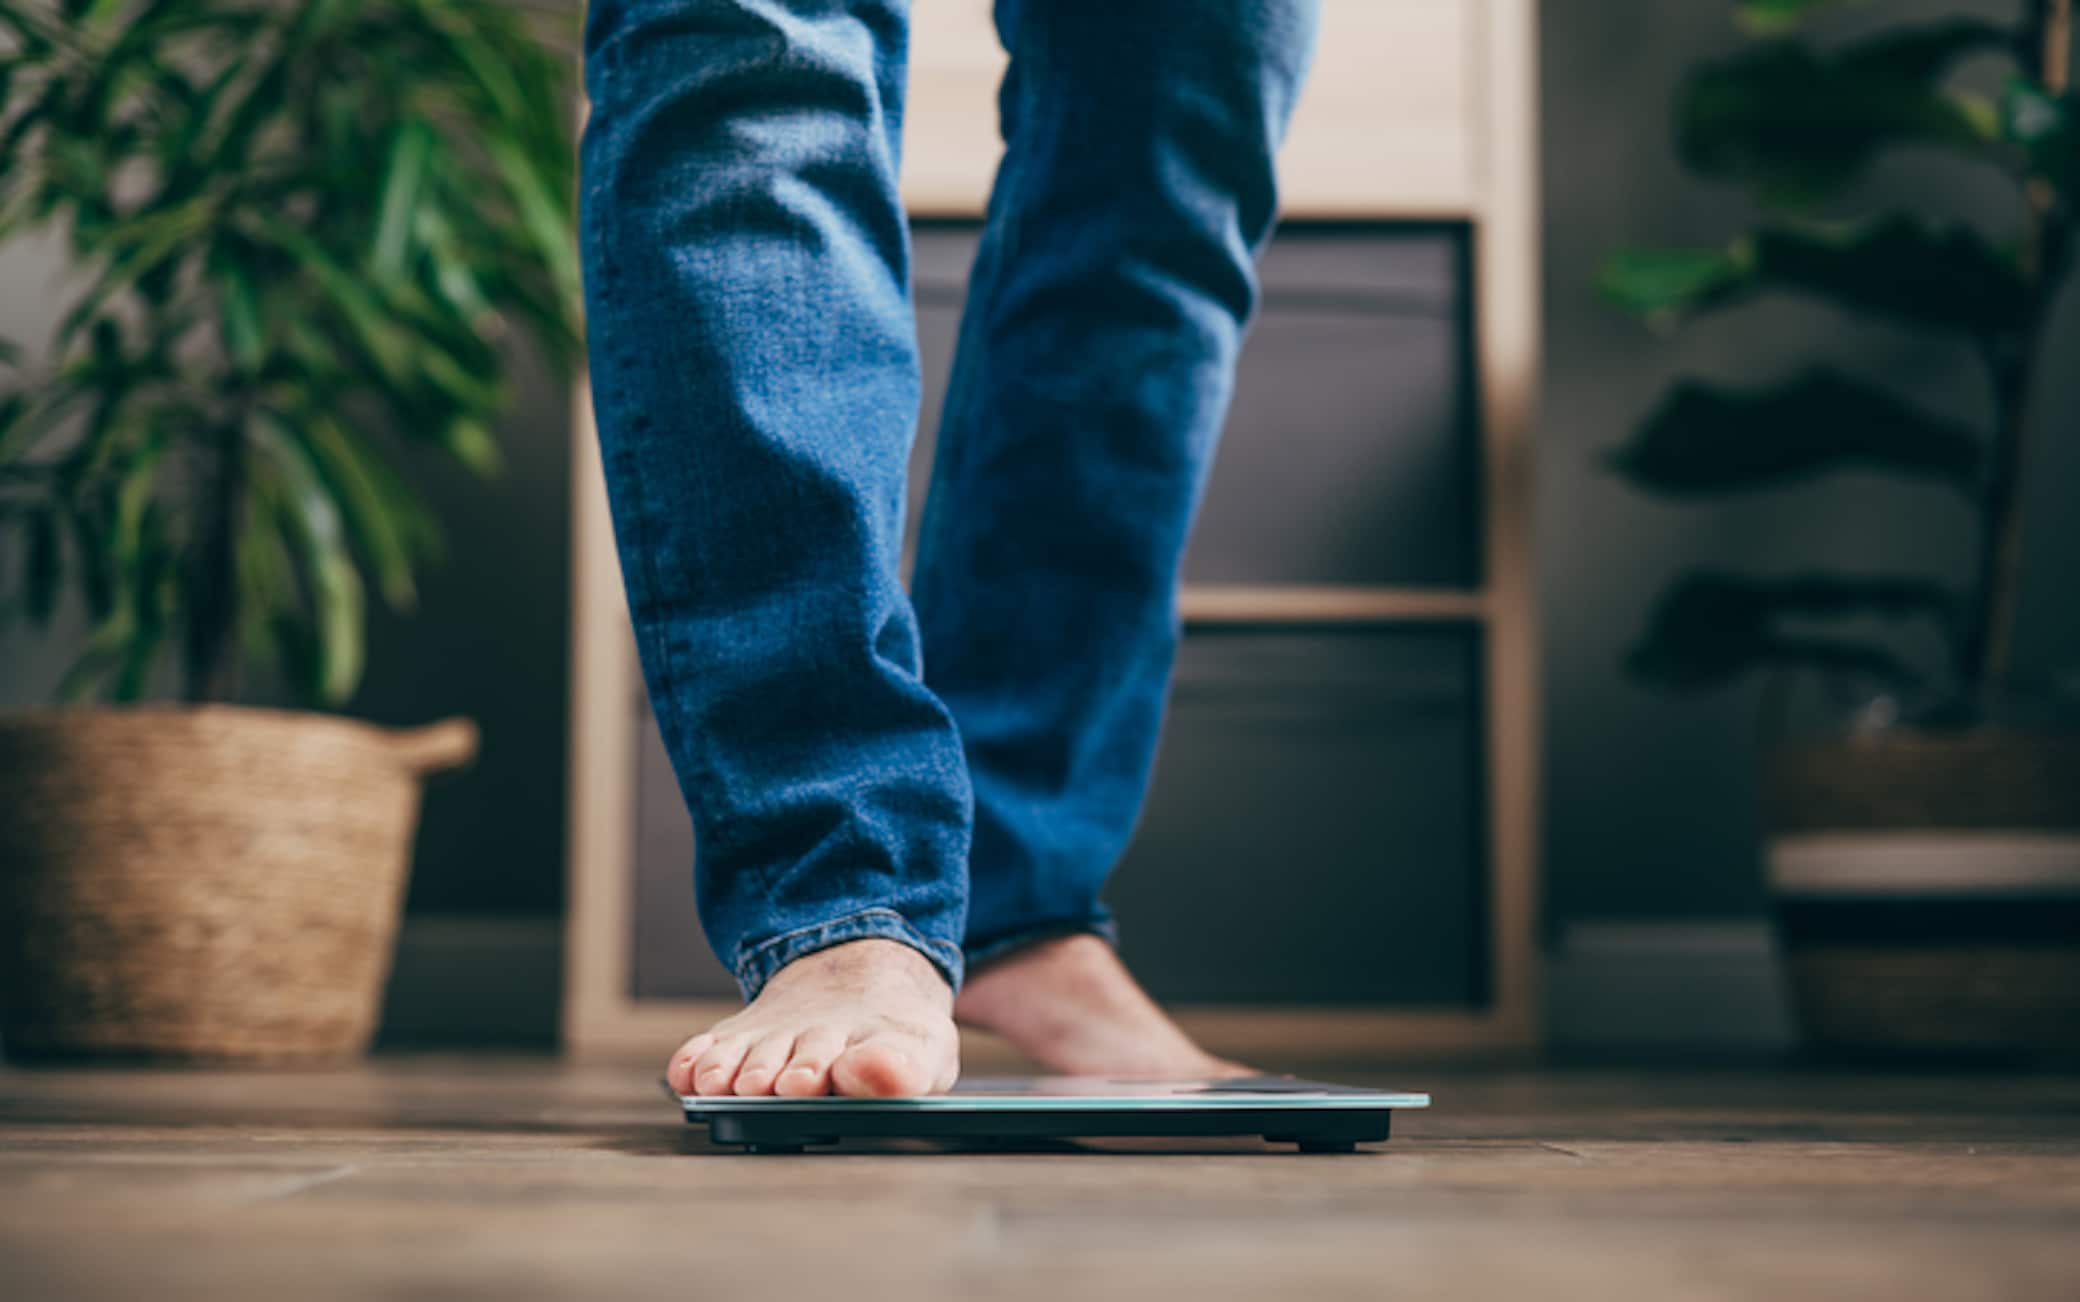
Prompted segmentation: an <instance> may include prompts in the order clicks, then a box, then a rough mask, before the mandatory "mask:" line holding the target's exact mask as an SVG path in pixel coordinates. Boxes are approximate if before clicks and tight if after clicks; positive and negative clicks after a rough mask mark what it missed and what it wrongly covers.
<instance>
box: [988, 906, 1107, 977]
mask: <svg viewBox="0 0 2080 1302" xmlns="http://www.w3.org/2000/svg"><path fill="white" fill-rule="evenodd" d="M1059 936H1096V937H1097V938H1098V939H1100V940H1102V941H1104V942H1105V943H1106V944H1108V945H1111V946H1113V947H1114V948H1117V947H1118V946H1119V924H1118V923H1116V922H1114V921H1113V920H1112V911H1111V910H1110V909H1103V908H1100V909H1096V910H1093V911H1092V912H1091V913H1089V914H1087V915H1085V916H1084V917H1081V918H1056V919H1054V920H1053V921H1050V922H1038V923H1034V924H1033V925H1031V926H1029V927H1020V928H1019V929H1018V930H1016V931H1011V932H1006V933H1005V934H1003V935H1000V936H996V937H994V938H992V939H991V940H990V941H989V943H988V944H985V945H975V946H972V947H970V948H968V949H967V950H966V951H965V956H966V959H967V965H968V967H969V968H970V969H971V970H972V969H974V968H979V967H981V966H982V965H983V964H985V963H990V962H994V961H995V960H997V959H1000V958H1003V957H1004V956H1005V955H1007V954H1009V953H1011V952H1012V951H1013V950H1016V949H1023V948H1025V947H1026V946H1027V945H1036V944H1038V943H1040V942H1041V941H1043V940H1053V939H1055V938H1056V937H1059Z"/></svg>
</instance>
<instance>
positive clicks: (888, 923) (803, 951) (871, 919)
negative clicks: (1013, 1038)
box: [736, 909, 965, 1000]
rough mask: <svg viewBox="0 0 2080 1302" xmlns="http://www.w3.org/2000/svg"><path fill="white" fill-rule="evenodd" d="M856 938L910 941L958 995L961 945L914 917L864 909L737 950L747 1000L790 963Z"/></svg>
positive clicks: (739, 978)
mask: <svg viewBox="0 0 2080 1302" xmlns="http://www.w3.org/2000/svg"><path fill="white" fill-rule="evenodd" d="M852 940H893V941H896V942H897V943H899V944H904V945H908V946H909V947H910V948H912V949H914V950H916V951H917V952H918V953H920V954H922V955H924V956H925V957H926V958H928V959H930V960H931V962H932V966H933V967H936V968H938V969H939V975H940V976H943V977H945V978H946V984H947V985H949V986H952V987H953V989H954V991H955V992H956V993H958V992H959V990H960V988H961V977H962V975H963V972H964V970H965V969H964V960H963V958H962V955H961V951H960V946H958V945H953V944H949V943H948V942H946V941H943V940H933V939H932V938H931V937H929V936H927V935H925V934H924V933H923V932H921V931H919V930H918V929H917V928H916V927H913V926H911V925H910V920H909V919H908V918H905V917H904V916H903V915H902V914H900V913H897V912H896V911H895V910H894V909H861V910H860V911H859V912H858V913H848V914H846V915H845V916H844V917H842V918H833V919H831V920H830V921H829V922H819V923H815V924H813V925H811V926H807V927H797V928H795V929H794V930H793V931H788V932H782V933H781V934H780V935H777V936H774V937H772V938H771V939H769V940H762V941H760V942H759V943H757V944H756V945H741V946H739V947H738V948H737V962H736V977H737V986H738V988H739V989H741V990H743V992H744V998H745V999H746V1000H751V999H756V998H757V997H758V992H759V991H760V990H763V989H764V988H765V984H766V982H768V981H770V980H772V979H773V974H774V973H775V972H778V971H779V970H780V969H781V968H783V967H786V966H787V965H788V964H789V963H792V962H794V961H795V960H796V959H798V958H801V957H803V956H804V955H807V954H814V953H815V952H816V951H817V950H819V949H829V948H830V947H831V946H833V945H842V944H844V943H846V942H847V941H852Z"/></svg>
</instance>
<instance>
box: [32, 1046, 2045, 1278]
mask: <svg viewBox="0 0 2080 1302" xmlns="http://www.w3.org/2000/svg"><path fill="white" fill-rule="evenodd" d="M1373 1081H1374V1083H1379V1084H1395V1085H1401V1086H1406V1087H1409V1088H1418V1089H1422V1088H1427V1089H1430V1090H1431V1091H1433V1092H1434V1093H1435V1094H1436V1096H1437V1107H1436V1108H1435V1109H1434V1110H1433V1111H1431V1112H1430V1113H1428V1114H1427V1115H1423V1116H1420V1117H1417V1118H1415V1119H1414V1120H1413V1121H1412V1122H1411V1123H1410V1124H1408V1125H1407V1126H1406V1127H1405V1132H1404V1134H1402V1135H1401V1136H1400V1137H1397V1138H1396V1139H1395V1140H1394V1141H1393V1142H1392V1143H1390V1144H1387V1145H1383V1146H1379V1147H1378V1148H1376V1149H1375V1150H1373V1151H1370V1152H1363V1153H1360V1154H1357V1155H1355V1156H1341V1157H1338V1156H1331V1157H1302V1156H1298V1155H1296V1154H1293V1153H1291V1152H1287V1151H1278V1150H1273V1149H1270V1148H1266V1147H1264V1146H1262V1145H1257V1144H1240V1143H1236V1144H1229V1143H1225V1142H1223V1143H1213V1144H1206V1145H1198V1146H1192V1147H1188V1148H1185V1149H1182V1150H1180V1151H1173V1152H1148V1151H1135V1150H1123V1149H1120V1148H1108V1149H1091V1150H1086V1151H1076V1150H1063V1151H1047V1152H1029V1153H1012V1154H974V1153H957V1152H940V1151H933V1150H930V1149H926V1148H922V1147H917V1148H902V1147H882V1148H878V1149H856V1150H852V1151H849V1152H841V1153H839V1154H837V1155H827V1156H807V1157H742V1156H736V1155H733V1154H729V1153H724V1152H720V1151H715V1150H711V1149H709V1148H707V1147H706V1145H705V1143H704V1142H703V1141H702V1140H701V1139H700V1138H699V1137H698V1132H694V1131H689V1130H688V1129H687V1128H685V1127H684V1126H683V1125H681V1123H680V1122H679V1121H678V1120H677V1118H676V1116H675V1115H674V1113H673V1112H672V1110H671V1108H670V1106H669V1104H668V1103H666V1101H665V1100H663V1099H662V1098H660V1097H659V1096H658V1094H657V1092H656V1086H655V1085H654V1083H653V1082H652V1080H651V1078H650V1075H649V1073H648V1072H647V1071H645V1070H642V1069H640V1068H628V1069H609V1068H599V1067H585V1068H576V1067H570V1066H566V1065H562V1064H558V1063H555V1062H552V1061H548V1060H526V1059H509V1060H494V1059H481V1058H476V1059H432V1058H424V1059H400V1060H386V1061H379V1062H378V1063H377V1064H375V1065H372V1066H368V1067H363V1068H358V1069H353V1070H344V1071H334V1072H324V1073H286V1072H270V1073H259V1074H231V1073H220V1072H177V1071H93V1072H51V1071H21V1070H8V1071H4V1072H0V1297H4V1298H6V1299H9V1300H10V1302H30V1300H31V1299H42V1298H72V1297H81V1298H115V1297H148V1298H151V1299H154V1300H155V1302H157V1300H158V1299H164V1298H168V1297H180V1298H185V1297H211V1298H232V1299H236V1298H244V1297H268V1298H296V1299H302V1298H331V1297H350V1296H351V1297H367V1296H378V1297H397V1298H456V1297H476V1296H484V1297H496V1298H499V1299H501V1300H502V1302H515V1300H519V1299H532V1298H547V1297H558V1298H584V1299H602V1298H617V1297H661V1296H667V1295H670V1296H674V1297H676V1298H682V1299H693V1298H700V1299H716V1300H717V1302H723V1300H726V1302H752V1300H753V1299H775V1300H776V1302H779V1300H782V1299H785V1300H788V1302H792V1300H794V1299H817V1300H821V1299H844V1300H845V1302H853V1300H854V1299H861V1298H884V1297H886V1298H898V1297H900V1298H905V1299H929V1298H942V1297H943V1298H955V1297H958V1298H981V1299H999V1298H1002V1299H1023V1298H1033V1299H1047V1300H1048V1302H1072V1300H1075V1299H1083V1298H1090V1297H1120V1298H1129V1297H1131V1298H1154V1299H1162V1298H1168V1297H1192V1298H1207V1297H1235V1298H1244V1297H1247V1298H1252V1299H1260V1300H1262V1302H1273V1300H1275V1299H1284V1298H1301V1297H1309V1298H1311V1297H1323V1298H1353V1299H1359V1298H1362V1299H1368V1300H1369V1299H1377V1298H1384V1297H1389V1296H1393V1297H1415V1298H1470V1299H1508V1298H1530V1297H1538V1298H1570V1299H1571V1298H1582V1299H1597V1300H1598V1302H1606V1300H1611V1299H1633V1298H1637V1299H1670V1298H1752V1297H1772V1298H1782V1297H1811V1298H1828V1299H1842V1298H1850V1297H1868V1298H1883V1299H1916V1298H1929V1299H1943V1300H1944V1302H1959V1300H1961V1299H1976V1298H2005V1297H2017V1298H2023V1297H2027V1298H2056V1299H2064V1300H2066V1302H2070V1300H2071V1299H2076V1298H2080V1080H2075V1079H2071V1078H2063V1079H2061V1078H2044V1077H2038V1078H2016V1077H2000V1076H1978V1077H1963V1078H1939V1077H1932V1076H1900V1077H1866V1076H1842V1075H1815V1074H1795V1073H1784V1072H1773V1073H1768V1072H1715V1073H1702V1072H1689V1073H1667V1072H1659V1073H1656V1072H1620V1071H1610V1070H1599V1071H1554V1072H1538V1073H1516V1074H1509V1073H1487V1074H1481V1073H1453V1072H1442V1071H1433V1070H1412V1071H1404V1072H1402V1073H1399V1074H1397V1075H1394V1076H1392V1077H1390V1078H1380V1077H1377V1076H1375V1077H1374V1078H1373Z"/></svg>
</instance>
